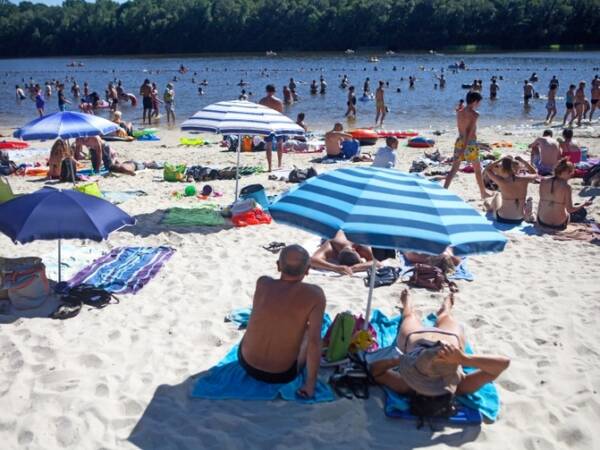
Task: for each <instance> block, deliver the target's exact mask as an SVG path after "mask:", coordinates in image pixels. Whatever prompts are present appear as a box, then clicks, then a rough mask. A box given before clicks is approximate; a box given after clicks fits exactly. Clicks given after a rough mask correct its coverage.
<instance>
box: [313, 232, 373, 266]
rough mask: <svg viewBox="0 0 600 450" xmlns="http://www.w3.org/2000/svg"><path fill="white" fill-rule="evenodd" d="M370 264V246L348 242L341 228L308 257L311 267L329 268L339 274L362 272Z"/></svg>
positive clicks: (371, 262) (371, 260)
mask: <svg viewBox="0 0 600 450" xmlns="http://www.w3.org/2000/svg"><path fill="white" fill-rule="evenodd" d="M377 264H378V265H379V263H377ZM372 265H373V251H372V250H371V248H370V247H367V246H365V245H358V244H354V243H353V242H350V241H349V240H348V238H347V237H346V234H345V233H344V232H343V231H342V230H339V231H338V232H337V233H336V235H335V236H334V237H333V239H328V240H327V241H325V242H324V243H323V244H321V246H320V247H319V248H318V249H317V251H316V252H315V253H314V254H313V255H312V257H311V258H310V266H311V267H312V268H313V269H321V270H330V271H332V272H337V273H339V274H340V275H352V274H353V273H357V272H364V271H366V270H367V269H368V268H369V267H371V266H372Z"/></svg>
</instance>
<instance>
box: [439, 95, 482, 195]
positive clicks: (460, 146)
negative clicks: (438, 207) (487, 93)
mask: <svg viewBox="0 0 600 450" xmlns="http://www.w3.org/2000/svg"><path fill="white" fill-rule="evenodd" d="M481 99H482V97H481V94H480V93H479V92H469V93H468V94H467V106H466V107H465V108H464V109H462V110H459V111H457V112H456V125H457V127H458V138H457V139H456V143H455V144H454V160H453V161H452V168H451V169H450V173H449V174H448V176H447V177H446V181H445V183H444V188H446V189H448V188H449V187H450V183H452V179H453V178H454V176H455V175H456V172H458V168H459V167H460V163H461V162H462V161H466V162H468V163H471V165H472V166H473V169H474V171H475V179H476V181H477V187H479V192H480V194H481V198H482V199H485V198H487V197H488V196H489V194H488V193H487V192H486V190H485V186H484V184H483V177H482V175H481V163H480V162H479V145H478V143H477V119H479V113H478V112H477V111H476V108H477V107H478V106H479V104H480V103H481Z"/></svg>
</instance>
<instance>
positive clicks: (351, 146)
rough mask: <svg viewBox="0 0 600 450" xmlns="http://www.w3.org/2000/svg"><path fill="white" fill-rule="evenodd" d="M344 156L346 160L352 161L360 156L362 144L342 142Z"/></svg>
mask: <svg viewBox="0 0 600 450" xmlns="http://www.w3.org/2000/svg"><path fill="white" fill-rule="evenodd" d="M342 154H343V155H344V159H351V158H354V157H355V156H358V155H359V154H360V144H359V143H358V141H354V140H352V141H344V142H342Z"/></svg>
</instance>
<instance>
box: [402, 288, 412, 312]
mask: <svg viewBox="0 0 600 450" xmlns="http://www.w3.org/2000/svg"><path fill="white" fill-rule="evenodd" d="M400 303H401V304H402V306H401V309H402V313H403V314H404V315H407V314H410V313H411V312H412V300H411V298H410V296H409V295H408V289H403V290H402V292H401V293H400Z"/></svg>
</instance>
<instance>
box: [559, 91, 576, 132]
mask: <svg viewBox="0 0 600 450" xmlns="http://www.w3.org/2000/svg"><path fill="white" fill-rule="evenodd" d="M573 102H575V85H574V84H571V85H570V86H569V90H568V91H567V93H566V94H565V108H566V109H567V112H565V117H564V118H563V123H562V124H563V127H564V126H565V124H566V123H567V119H568V118H569V116H571V121H570V122H569V126H571V125H573V121H574V120H575V109H574V108H575V105H574V104H573Z"/></svg>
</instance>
